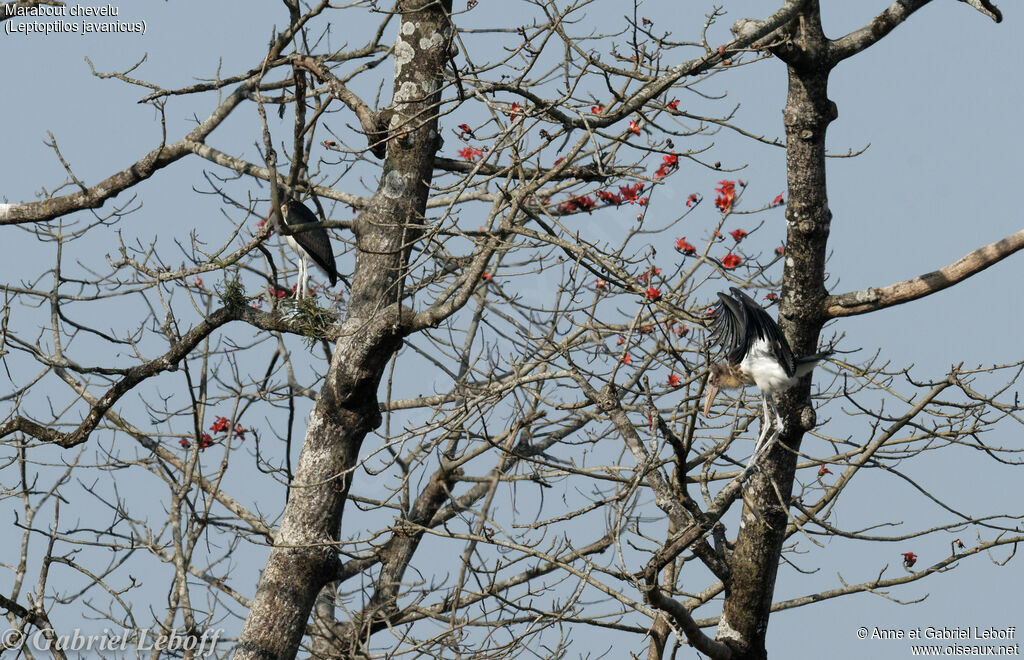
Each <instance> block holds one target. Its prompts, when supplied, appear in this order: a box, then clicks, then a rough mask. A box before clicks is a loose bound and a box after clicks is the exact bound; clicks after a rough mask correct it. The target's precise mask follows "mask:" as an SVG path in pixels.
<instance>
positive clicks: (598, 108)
mask: <svg viewBox="0 0 1024 660" xmlns="http://www.w3.org/2000/svg"><path fill="white" fill-rule="evenodd" d="M590 112H592V113H593V114H595V115H599V114H601V113H602V112H604V106H603V105H592V106H590Z"/></svg>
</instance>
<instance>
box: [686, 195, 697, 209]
mask: <svg viewBox="0 0 1024 660" xmlns="http://www.w3.org/2000/svg"><path fill="white" fill-rule="evenodd" d="M696 203H697V193H690V196H689V197H687V198H686V208H690V205H691V204H696Z"/></svg>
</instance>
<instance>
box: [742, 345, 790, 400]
mask: <svg viewBox="0 0 1024 660" xmlns="http://www.w3.org/2000/svg"><path fill="white" fill-rule="evenodd" d="M740 369H742V370H743V374H744V375H745V376H747V378H749V379H750V380H752V381H753V382H754V384H755V385H757V389H759V390H761V391H762V392H774V391H776V390H784V389H787V388H788V387H789V386H790V385H792V384H793V380H792V379H791V378H790V377H789V376H788V375H787V374H786V370H785V369H783V368H782V365H781V364H780V363H779V361H778V359H776V358H775V356H774V355H772V354H771V352H770V351H769V345H768V342H766V341H765V340H763V339H758V340H756V341H754V342H752V343H751V345H750V350H748V351H747V354H746V355H745V356H743V361H742V362H740Z"/></svg>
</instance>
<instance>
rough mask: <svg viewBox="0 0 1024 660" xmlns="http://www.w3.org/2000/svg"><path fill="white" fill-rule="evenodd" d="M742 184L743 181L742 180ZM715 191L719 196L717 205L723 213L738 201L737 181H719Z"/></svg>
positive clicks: (716, 198)
mask: <svg viewBox="0 0 1024 660" xmlns="http://www.w3.org/2000/svg"><path fill="white" fill-rule="evenodd" d="M740 185H742V182H740ZM715 192H716V193H718V196H717V197H715V206H716V207H718V210H719V211H721V212H722V213H728V212H729V211H730V210H731V209H732V205H733V203H734V202H735V201H736V182H735V181H729V180H724V181H719V182H718V187H717V188H715Z"/></svg>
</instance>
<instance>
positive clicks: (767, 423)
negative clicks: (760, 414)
mask: <svg viewBox="0 0 1024 660" xmlns="http://www.w3.org/2000/svg"><path fill="white" fill-rule="evenodd" d="M761 401H762V403H763V406H762V408H763V410H764V419H762V420H761V432H760V433H759V434H758V436H757V442H755V443H754V451H753V453H751V454H750V460H749V461H747V467H746V468H744V470H743V478H744V479H746V477H747V474H748V473H749V472H750V470H751V469H753V467H754V462H755V461H756V460H757V457H758V456H760V455H761V447H762V446H763V445H764V443H765V438H767V437H768V433H769V432H770V431H771V430H772V429H773V424H772V420H771V416H770V415H769V413H768V396H767V395H762V397H761Z"/></svg>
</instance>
